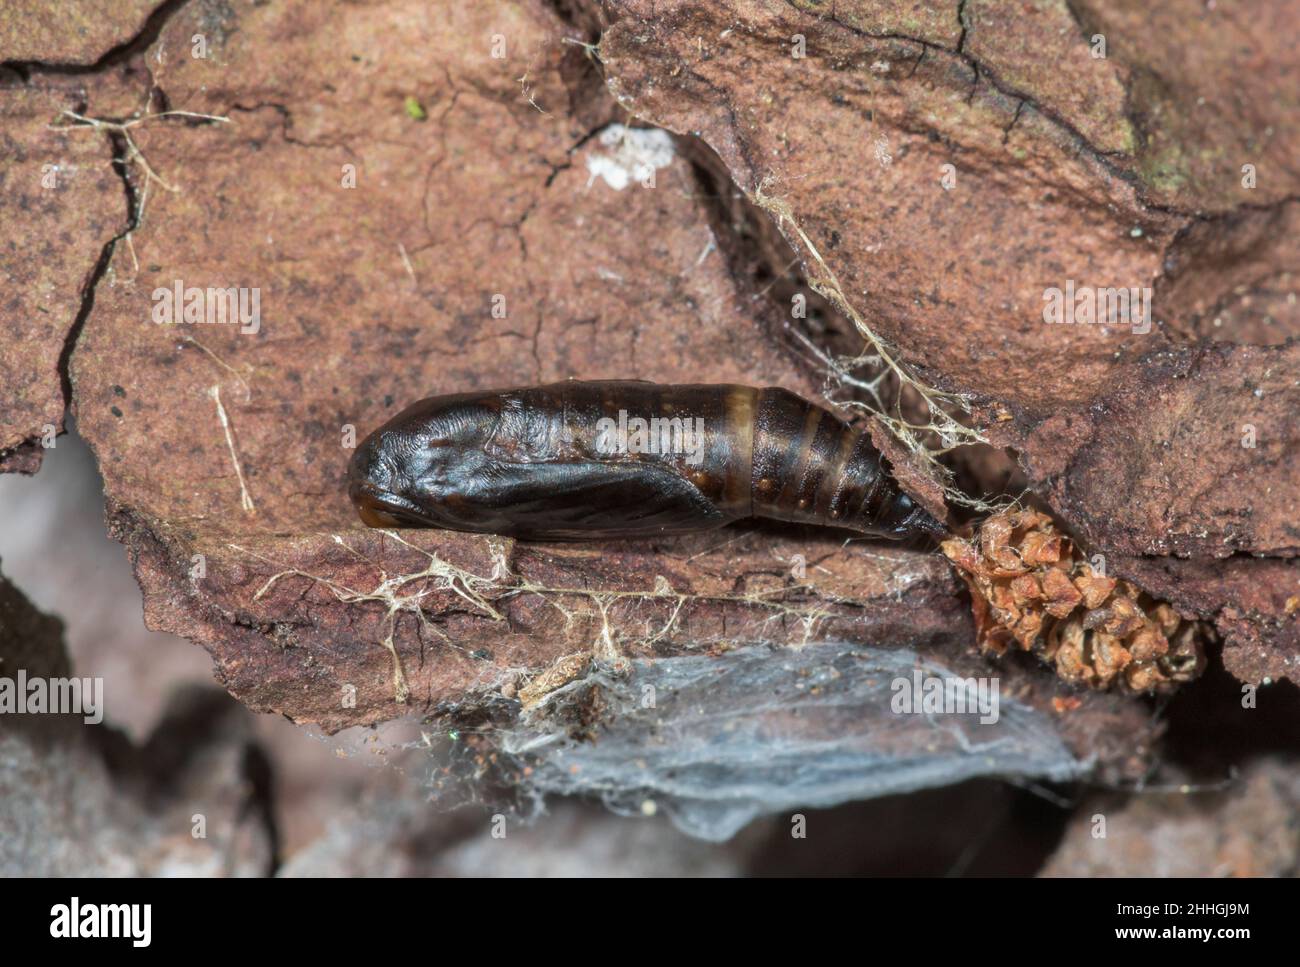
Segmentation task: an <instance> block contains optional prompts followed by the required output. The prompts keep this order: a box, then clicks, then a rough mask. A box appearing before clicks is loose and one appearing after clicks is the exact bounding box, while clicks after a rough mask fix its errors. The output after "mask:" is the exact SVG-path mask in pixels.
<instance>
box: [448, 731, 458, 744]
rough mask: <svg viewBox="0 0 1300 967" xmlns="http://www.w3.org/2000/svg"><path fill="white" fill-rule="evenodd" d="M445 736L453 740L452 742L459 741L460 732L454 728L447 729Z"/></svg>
mask: <svg viewBox="0 0 1300 967" xmlns="http://www.w3.org/2000/svg"><path fill="white" fill-rule="evenodd" d="M447 738H449V739H451V741H453V742H459V741H460V733H459V732H457V731H456V730H455V729H452V730H451V731H449V732H448V733H447Z"/></svg>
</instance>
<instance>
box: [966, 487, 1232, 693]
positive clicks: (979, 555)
mask: <svg viewBox="0 0 1300 967" xmlns="http://www.w3.org/2000/svg"><path fill="white" fill-rule="evenodd" d="M942 548H943V552H944V554H945V555H947V557H948V559H949V560H950V561H952V562H953V564H954V565H956V567H957V570H958V572H959V573H960V574H961V576H962V578H963V579H964V580H965V581H966V584H967V585H968V586H969V587H970V592H971V606H972V610H973V611H974V615H975V634H976V638H977V640H978V642H979V646H980V649H981V650H982V651H983V652H985V653H986V654H988V653H992V654H994V655H1002V654H1005V653H1006V651H1007V649H1008V648H1009V647H1011V646H1012V645H1013V644H1014V645H1016V646H1018V647H1019V648H1020V649H1021V650H1023V651H1032V652H1034V653H1035V654H1037V655H1039V656H1041V657H1042V658H1043V659H1044V660H1046V661H1049V662H1052V663H1054V664H1055V666H1056V673H1057V674H1058V675H1059V676H1060V677H1061V678H1062V679H1064V680H1065V681H1067V682H1073V683H1076V684H1080V685H1087V686H1089V687H1091V688H1099V689H1105V688H1110V687H1112V686H1116V685H1117V686H1119V687H1120V688H1123V689H1126V690H1128V691H1132V692H1152V691H1158V690H1165V689H1169V688H1172V687H1174V686H1175V685H1176V684H1177V683H1179V682H1185V681H1190V680H1191V679H1193V678H1196V677H1197V676H1198V675H1199V674H1200V673H1201V670H1202V669H1203V668H1204V665H1205V659H1204V647H1203V645H1204V639H1205V636H1206V634H1207V633H1208V632H1207V630H1206V629H1205V626H1204V625H1202V624H1200V623H1199V622H1195V621H1185V620H1184V619H1182V618H1181V617H1179V615H1178V614H1177V613H1176V612H1175V611H1174V609H1173V608H1171V607H1170V606H1169V605H1168V604H1165V603H1163V602H1157V601H1154V600H1152V599H1151V597H1150V596H1148V595H1146V594H1145V593H1143V592H1142V591H1140V590H1139V589H1138V588H1136V587H1135V586H1134V585H1133V584H1131V583H1130V582H1128V581H1125V580H1122V579H1119V578H1114V577H1108V576H1106V574H1105V573H1104V568H1103V567H1101V562H1100V561H1095V562H1093V563H1090V562H1089V561H1087V560H1086V559H1085V558H1084V555H1083V553H1082V552H1081V551H1080V550H1079V548H1078V547H1077V546H1076V545H1075V544H1074V542H1073V541H1071V540H1070V538H1069V537H1067V536H1065V535H1063V534H1061V533H1060V532H1059V531H1058V530H1057V529H1056V526H1055V524H1054V523H1053V522H1052V519H1051V518H1050V517H1048V516H1047V515H1046V514H1043V513H1040V512H1038V511H1036V510H1032V509H1013V510H1007V511H1003V512H1001V513H998V514H995V515H993V516H992V517H989V518H988V519H987V520H985V521H984V523H983V524H981V525H980V527H979V529H978V532H977V535H976V537H975V539H973V540H964V539H961V538H954V539H952V540H948V541H945V542H944V543H943V545H942ZM1094 563H1095V564H1097V565H1098V566H1097V567H1094Z"/></svg>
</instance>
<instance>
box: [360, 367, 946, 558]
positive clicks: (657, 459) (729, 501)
mask: <svg viewBox="0 0 1300 967" xmlns="http://www.w3.org/2000/svg"><path fill="white" fill-rule="evenodd" d="M348 476H349V481H348V492H349V495H350V496H351V498H352V501H353V503H354V504H355V505H356V507H357V512H358V513H359V514H360V516H361V519H362V520H363V521H365V523H366V524H368V525H370V526H371V527H445V528H449V529H451V530H459V531H473V532H477V533H487V534H502V535H506V536H511V537H521V538H531V539H551V540H592V539H600V538H620V537H650V536H659V535H665V534H679V533H685V532H689V531H700V530H709V529H711V528H714V527H721V526H722V525H724V524H728V523H730V522H732V521H736V520H741V519H743V518H746V517H768V518H774V519H776V520H784V521H796V522H799V523H810V524H822V525H828V526H833V527H843V528H846V529H848V530H852V531H857V532H859V533H862V534H869V535H872V536H876V537H890V538H905V537H911V536H914V535H918V534H929V535H932V536H944V535H945V534H946V531H945V530H944V528H943V526H942V525H941V524H940V523H939V522H938V521H936V520H935V519H934V518H933V517H931V516H930V515H929V514H928V513H926V511H925V510H923V509H922V508H921V507H919V506H918V505H917V504H915V503H914V502H913V501H912V499H911V498H910V497H908V496H907V494H905V493H903V492H902V491H901V490H900V489H899V488H898V487H897V486H896V485H895V483H894V481H893V480H892V479H890V477H889V474H888V473H887V472H886V469H885V466H884V462H883V460H882V459H881V456H880V453H879V452H878V451H877V450H876V449H875V447H873V446H872V444H871V441H870V438H869V437H868V436H867V435H866V433H865V431H864V430H863V429H861V428H859V427H852V426H850V425H849V424H847V423H845V422H844V421H843V420H841V419H840V418H839V417H837V416H836V415H835V414H833V413H831V412H830V411H829V410H827V409H825V408H823V407H821V406H818V405H817V404H815V403H811V402H809V401H807V400H805V399H802V398H801V397H799V396H796V395H795V394H794V393H791V392H789V391H788V390H784V389H779V388H776V387H768V388H765V389H757V388H754V387H750V386H739V385H733V384H719V385H680V386H678V385H660V384H656V383H647V382H642V381H639V380H598V381H590V382H587V381H579V380H569V381H567V382H562V383H552V384H550V385H547V386H534V387H526V388H521V389H511V390H500V391H495V392H488V393H462V394H457V395H453V396H436V397H432V398H430V399H426V400H421V401H420V402H418V403H415V404H414V405H412V406H409V407H407V408H406V409H405V410H403V411H402V412H401V413H399V414H398V415H397V416H395V417H394V418H393V419H391V420H389V421H388V422H387V423H385V424H384V425H383V426H381V427H380V428H379V429H378V430H376V431H375V432H373V433H371V434H370V436H368V437H367V438H366V439H365V440H364V441H363V442H362V443H361V445H360V446H359V447H358V448H357V451H356V453H355V454H354V456H353V458H352V463H351V467H350V469H349V475H348Z"/></svg>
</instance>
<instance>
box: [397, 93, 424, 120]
mask: <svg viewBox="0 0 1300 967" xmlns="http://www.w3.org/2000/svg"><path fill="white" fill-rule="evenodd" d="M402 106H403V107H405V108H406V116H407V117H408V118H410V119H411V120H413V121H423V120H424V119H425V118H427V117H428V116H429V115H428V114H426V113H425V110H424V105H423V104H421V103H420V99H419V98H418V97H416V96H415V95H414V94H407V95H406V100H405V102H403V105H402Z"/></svg>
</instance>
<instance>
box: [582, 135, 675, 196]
mask: <svg viewBox="0 0 1300 967" xmlns="http://www.w3.org/2000/svg"><path fill="white" fill-rule="evenodd" d="M599 140H600V143H601V145H602V146H604V147H605V148H607V149H609V150H608V152H607V153H602V152H600V151H591V152H589V153H588V155H587V171H588V172H590V177H589V178H588V179H587V187H588V188H590V187H591V185H592V183H593V182H595V180H596V179H597V178H603V179H605V184H607V185H609V187H611V188H613V189H614V190H615V191H622V190H623V189H624V188H626V187H627V186H628V185H630V184H632V183H633V182H638V183H641V184H650V183H652V181H653V178H654V173H655V172H656V171H658V170H659V169H660V168H666V167H668V166H669V165H670V164H672V163H673V158H675V157H676V156H677V152H676V150H675V149H674V148H673V137H672V135H671V134H669V133H668V132H667V131H664V130H662V129H660V128H629V127H626V126H625V125H622V124H611V125H610V126H609V127H607V128H605V130H603V131H601V132H600V136H599Z"/></svg>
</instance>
